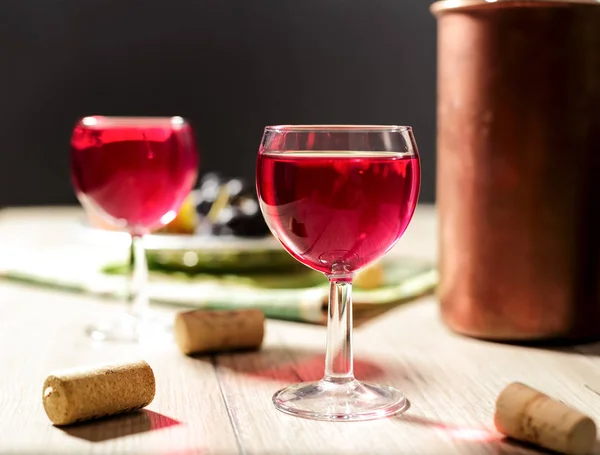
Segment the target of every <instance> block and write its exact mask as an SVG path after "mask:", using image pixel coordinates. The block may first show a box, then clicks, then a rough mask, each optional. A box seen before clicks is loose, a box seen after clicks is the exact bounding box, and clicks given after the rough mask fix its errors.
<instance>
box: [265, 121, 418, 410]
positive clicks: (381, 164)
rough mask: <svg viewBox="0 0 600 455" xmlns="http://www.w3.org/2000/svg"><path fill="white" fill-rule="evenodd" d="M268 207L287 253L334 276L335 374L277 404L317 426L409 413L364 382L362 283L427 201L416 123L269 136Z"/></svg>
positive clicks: (331, 349)
mask: <svg viewBox="0 0 600 455" xmlns="http://www.w3.org/2000/svg"><path fill="white" fill-rule="evenodd" d="M256 185H257V191H258V199H259V203H260V208H261V210H262V213H263V215H264V217H265V220H266V222H267V224H268V225H269V228H270V229H271V231H272V232H273V234H274V235H275V237H277V238H278V239H279V241H280V242H281V244H282V245H283V247H284V248H285V249H286V250H287V251H288V252H289V253H290V254H291V255H292V256H293V257H294V258H296V259H297V260H298V261H300V262H301V263H302V264H304V265H306V266H308V267H310V268H312V269H314V270H317V271H319V272H322V273H323V274H325V275H326V276H327V278H328V279H329V283H330V285H329V310H328V321H327V354H326V359H325V374H324V376H323V379H321V380H320V381H317V382H306V383H300V384H295V385H291V386H289V387H286V388H285V389H283V390H280V391H279V392H277V393H276V394H275V395H274V397H273V402H274V404H275V407H276V408H277V409H279V410H280V411H283V412H286V413H288V414H292V415H296V416H300V417H305V418H308V419H315V420H346V421H350V420H369V419H376V418H380V417H385V416H388V415H391V414H395V413H398V412H402V411H403V410H405V409H407V407H408V401H407V400H406V399H405V398H404V397H403V396H402V394H401V393H400V392H399V391H398V390H396V389H394V388H392V387H389V386H384V385H377V384H369V383H364V382H360V381H358V380H357V379H356V378H355V377H354V367H353V351H352V279H353V277H354V275H355V273H356V272H357V271H359V270H360V269H362V268H363V267H365V266H367V265H368V264H370V263H372V262H373V261H375V260H377V259H379V258H381V257H382V256H383V255H384V254H385V253H386V252H387V251H388V250H389V249H390V248H392V246H393V245H394V244H395V243H396V242H397V241H398V239H400V237H401V236H402V234H403V233H404V230H405V229H406V227H407V226H408V223H409V222H410V220H411V218H412V215H413V213H414V210H415V207H416V205H417V200H418V196H419V185H420V166H419V155H418V152H417V145H416V142H415V140H414V137H413V133H412V129H411V128H410V127H408V126H368V125H364V126H361V125H341V126H339V125H295V126H294V125H287V126H286V125H284V126H272V127H267V128H266V129H265V132H264V135H263V139H262V142H261V145H260V149H259V153H258V162H257V174H256Z"/></svg>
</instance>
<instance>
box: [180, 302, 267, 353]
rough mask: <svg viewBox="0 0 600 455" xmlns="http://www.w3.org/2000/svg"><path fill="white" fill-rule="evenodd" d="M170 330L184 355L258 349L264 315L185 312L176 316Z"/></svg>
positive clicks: (253, 311) (235, 311)
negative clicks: (172, 331)
mask: <svg viewBox="0 0 600 455" xmlns="http://www.w3.org/2000/svg"><path fill="white" fill-rule="evenodd" d="M174 330H175V341H176V342H177V345H178V346H179V349H180V350H181V351H182V352H183V353H184V354H201V353H209V352H219V351H232V350H237V349H258V348H259V347H260V346H261V344H262V341H263V337H264V333H265V315H264V313H263V312H262V311H260V310H256V309H247V310H234V311H229V310H220V311H207V310H194V311H187V312H184V313H179V314H178V315H177V317H176V318H175V329H174Z"/></svg>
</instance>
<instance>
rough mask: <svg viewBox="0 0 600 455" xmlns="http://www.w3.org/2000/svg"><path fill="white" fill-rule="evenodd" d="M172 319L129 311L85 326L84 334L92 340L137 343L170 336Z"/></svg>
mask: <svg viewBox="0 0 600 455" xmlns="http://www.w3.org/2000/svg"><path fill="white" fill-rule="evenodd" d="M172 329H173V323H172V321H170V320H168V319H165V318H160V317H158V316H156V315H152V314H148V315H145V316H143V317H140V316H134V315H131V314H129V313H125V314H122V315H121V316H119V317H117V318H115V319H112V320H107V321H103V322H100V323H98V324H92V325H89V326H88V327H86V330H85V331H86V334H87V335H88V336H89V337H90V338H91V339H92V340H94V341H120V342H129V343H137V342H143V341H144V340H146V339H151V340H154V341H158V339H163V338H164V339H170V338H172Z"/></svg>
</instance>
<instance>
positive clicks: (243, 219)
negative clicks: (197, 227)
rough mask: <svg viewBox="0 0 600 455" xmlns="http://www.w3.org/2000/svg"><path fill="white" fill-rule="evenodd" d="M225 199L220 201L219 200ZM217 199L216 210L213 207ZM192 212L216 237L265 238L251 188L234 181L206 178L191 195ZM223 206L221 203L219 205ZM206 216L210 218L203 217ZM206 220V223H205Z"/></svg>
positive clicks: (244, 182)
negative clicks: (200, 218) (192, 197)
mask: <svg viewBox="0 0 600 455" xmlns="http://www.w3.org/2000/svg"><path fill="white" fill-rule="evenodd" d="M224 197H225V198H226V199H222V198H224ZM217 198H219V202H218V206H214V203H215V201H216V200H217ZM195 201H196V211H197V212H198V213H199V214H200V216H201V217H203V218H204V222H205V223H211V224H210V232H211V233H212V234H213V235H217V236H226V235H234V236H238V237H263V236H266V235H268V234H269V228H268V227H267V224H266V223H265V221H264V218H263V216H262V213H261V211H260V208H259V206H258V201H257V197H256V189H255V187H254V185H251V184H249V183H248V182H246V181H244V180H242V179H238V178H232V179H228V180H227V179H223V178H222V177H221V176H219V175H218V174H215V173H208V174H206V175H205V176H204V177H203V178H202V179H201V180H200V185H199V187H198V189H197V190H196V193H195ZM224 201H225V202H226V203H223V202H224ZM209 213H210V217H207V215H208V214H209ZM208 218H210V220H209V219H208Z"/></svg>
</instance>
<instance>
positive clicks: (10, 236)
mask: <svg viewBox="0 0 600 455" xmlns="http://www.w3.org/2000/svg"><path fill="white" fill-rule="evenodd" d="M80 215H81V211H80V210H78V209H73V208H67V209H43V210H41V211H40V210H39V209H10V210H5V211H1V212H0V251H1V255H2V256H4V257H3V258H0V259H2V260H10V257H9V255H10V254H13V253H16V252H18V251H19V245H23V244H24V243H27V244H31V243H32V242H33V243H35V244H36V245H39V247H40V248H43V247H44V246H45V245H49V244H53V243H54V244H55V243H56V242H64V241H69V242H76V241H77V239H76V238H75V237H74V235H75V232H74V231H69V228H68V226H72V224H71V220H72V219H73V217H74V216H80ZM40 216H41V218H40ZM40 222H44V225H45V226H46V232H45V235H44V236H43V238H37V239H34V238H31V236H29V235H28V231H29V229H30V227H31V226H32V225H35V224H36V223H40ZM435 232H436V226H435V212H434V210H433V208H431V207H427V206H420V207H419V209H418V212H417V214H416V215H415V218H414V219H413V221H412V223H411V225H410V227H409V229H408V230H407V232H406V234H405V236H404V237H403V239H402V240H401V241H400V242H399V244H398V246H397V247H396V248H395V249H394V252H393V253H391V254H399V255H405V256H418V257H426V258H430V259H432V260H434V259H435V257H436V254H437V244H436V242H435V237H436V236H435ZM115 309H116V306H115V305H111V304H110V303H106V302H105V301H99V300H97V299H94V298H90V297H85V296H81V295H74V294H68V293H59V292H54V291H49V290H44V289H38V288H33V287H25V286H22V285H16V284H14V283H7V282H0V346H1V348H0V453H12V452H14V453H48V452H51V453H94V454H96V453H97V454H102V453H170V454H178V453H181V454H183V453H185V454H194V453H200V454H211V453H214V454H229V453H243V454H257V455H258V454H282V453H290V454H292V453H293V454H327V453H348V454H358V453H360V454H388V453H403V454H409V455H410V454H415V455H416V454H423V455H427V454H441V453H443V454H463V453H464V454H477V455H478V454H483V455H486V454H494V455H508V454H517V455H519V454H522V455H526V454H533V453H539V452H537V451H534V450H531V449H528V448H523V447H521V446H516V445H513V444H508V443H506V442H504V441H503V440H502V438H501V437H500V435H498V434H497V433H496V432H495V431H494V428H493V422H492V417H493V407H494V399H495V397H496V395H497V393H498V392H499V390H500V389H501V388H502V387H503V386H504V385H505V384H507V383H508V382H511V381H515V380H520V381H523V382H526V383H527V384H530V385H532V386H534V387H536V388H538V389H540V390H542V391H544V392H546V393H548V394H550V395H553V396H555V397H556V398H558V399H561V400H563V401H565V402H567V403H569V404H572V405H574V406H575V407H578V408H580V409H581V410H583V411H584V412H587V413H589V414H590V415H591V416H592V417H594V418H595V419H596V420H597V421H600V406H598V404H599V403H600V395H598V393H597V392H600V380H599V379H597V378H600V371H599V368H600V356H599V355H598V354H599V353H600V348H599V347H598V346H600V344H596V345H588V346H584V347H577V348H574V349H563V350H559V349H538V348H531V347H517V346H509V345H503V344H495V343H488V342H483V341H478V340H473V339H469V338H465V337H460V336H457V335H455V334H452V333H450V332H449V331H448V330H447V329H446V328H445V327H444V326H443V325H442V323H441V322H440V320H439V317H438V313H437V304H436V301H435V299H434V298H426V299H421V300H420V301H418V302H413V303H409V304H405V305H402V306H400V307H398V308H396V309H393V310H391V311H389V312H388V313H386V314H383V315H380V316H378V317H376V318H374V319H373V320H371V321H368V322H365V323H363V324H361V325H360V327H358V328H357V329H356V330H355V345H354V347H355V355H356V373H357V377H358V378H359V379H365V380H370V381H373V382H380V383H384V384H389V385H392V386H395V387H397V388H399V389H400V390H402V391H403V392H404V393H405V394H406V396H407V397H408V398H409V400H410V401H411V404H412V407H411V408H410V409H409V411H408V412H407V413H406V414H404V415H401V416H397V417H393V418H390V419H385V420H379V421H371V422H363V423H327V422H316V421H309V420H305V419H299V418H295V417H291V416H287V415H284V414H282V413H280V412H278V411H276V410H275V409H274V407H273V405H272V404H271V396H272V395H273V393H275V392H276V391H277V390H278V389H279V388H281V387H283V386H285V385H288V384H290V383H294V382H297V381H299V380H317V379H319V378H320V376H321V374H322V372H323V363H324V353H325V329H324V328H323V327H318V326H311V325H307V324H296V323H288V322H283V321H268V324H267V334H266V339H265V345H264V347H263V349H262V350H261V351H259V352H247V353H237V354H223V355H219V356H214V357H211V356H206V357H199V358H187V357H184V356H182V355H181V354H179V352H178V351H177V350H176V349H175V347H174V345H173V344H170V343H168V344H160V343H154V344H152V343H150V344H148V345H143V346H137V345H127V344H100V345H94V344H92V343H90V341H89V340H88V339H87V338H86V337H85V336H84V335H83V332H82V329H83V327H84V326H85V325H86V324H87V323H88V322H92V321H94V320H97V319H99V318H100V317H104V316H107V315H108V314H109V313H111V312H112V311H114V310H115ZM582 354H588V355H587V356H584V355H582ZM138 357H142V358H145V359H146V360H148V362H149V363H150V364H151V365H152V367H153V368H154V370H155V373H156V377H157V396H156V399H155V401H154V402H153V403H152V404H151V405H150V407H149V412H144V413H138V414H135V415H131V416H124V417H122V418H118V419H111V420H106V421H103V422H97V423H94V424H88V425H82V426H79V427H76V428H73V429H70V430H68V431H65V430H61V429H58V428H55V427H53V426H52V425H51V424H50V423H49V421H48V420H47V418H46V416H45V414H44V412H43V409H42V406H41V392H42V391H41V385H42V382H43V379H44V377H45V375H46V374H48V373H49V372H50V371H51V370H53V369H58V368H63V367H68V366H73V365H77V364H88V363H95V362H102V361H109V360H110V361H113V360H115V359H120V358H123V359H126V358H138Z"/></svg>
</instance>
